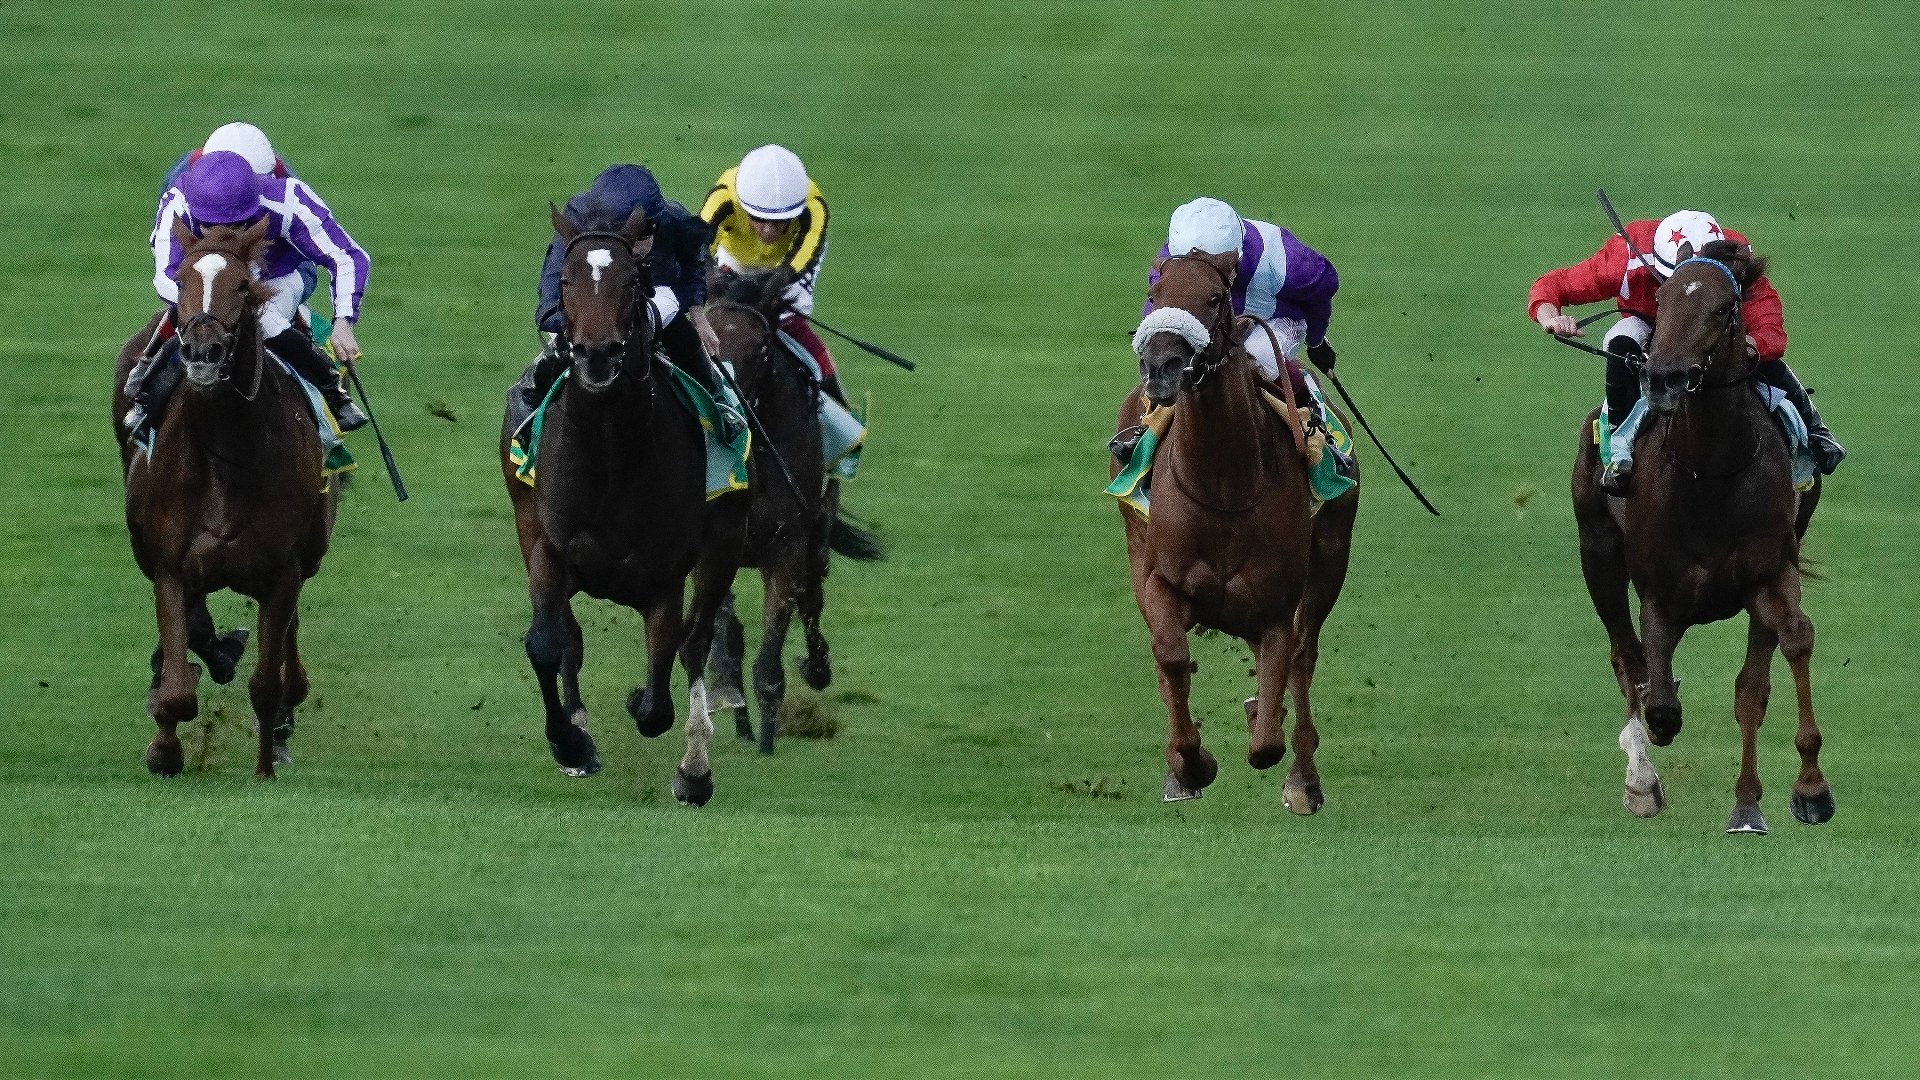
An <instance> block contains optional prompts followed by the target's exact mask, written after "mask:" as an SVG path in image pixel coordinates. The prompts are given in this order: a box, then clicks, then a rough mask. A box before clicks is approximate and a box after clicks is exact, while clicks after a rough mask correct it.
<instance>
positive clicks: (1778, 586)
mask: <svg viewBox="0 0 1920 1080" xmlns="http://www.w3.org/2000/svg"><path fill="white" fill-rule="evenodd" d="M1755 614H1756V615H1757V616H1758V617H1759V618H1761V619H1764V620H1765V621H1766V623H1767V625H1768V627H1769V628H1770V629H1772V630H1773V632H1774V633H1776V634H1778V635H1779V636H1780V653H1781V655H1783V656H1785V657H1786V658H1787V667H1788V668H1789V669H1790V670H1791V671H1792V672H1793V690H1794V698H1795V702H1796V704H1797V705H1798V706H1799V711H1800V723H1799V726H1797V727H1796V728H1794V732H1793V746H1794V749H1796V750H1798V751H1800V775H1799V776H1797V777H1795V778H1794V781H1793V799H1792V801H1791V804H1790V805H1791V807H1792V810H1793V816H1794V817H1795V818H1796V819H1797V820H1799V821H1800V822H1801V823H1802V824H1804V825H1824V824H1826V823H1827V822H1829V821H1831V820H1833V789H1832V788H1831V787H1829V786H1828V785H1827V778H1826V775H1825V774H1824V773H1822V772H1821V771H1820V743H1821V738H1820V725H1819V724H1818V723H1816V722H1815V721H1814V718H1813V676H1812V673H1811V672H1810V671H1809V670H1808V664H1809V663H1810V662H1811V661H1812V660H1813V620H1812V619H1809V618H1807V613H1806V612H1805V611H1802V610H1801V608H1800V572H1799V571H1798V570H1793V569H1789V570H1788V571H1787V572H1786V573H1784V574H1782V575H1781V576H1780V580H1779V581H1777V582H1775V583H1774V584H1773V585H1772V586H1770V587H1769V588H1768V589H1766V590H1765V591H1763V592H1762V593H1761V594H1760V597H1759V598H1758V600H1757V601H1756V603H1755Z"/></svg>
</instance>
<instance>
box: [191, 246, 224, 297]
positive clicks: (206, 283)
mask: <svg viewBox="0 0 1920 1080" xmlns="http://www.w3.org/2000/svg"><path fill="white" fill-rule="evenodd" d="M226 268H227V257H226V256H225V255H217V254H215V253H213V252H211V251H210V252H208V253H206V254H205V255H202V256H200V257H199V258H197V259H195V260H193V272H194V273H196V274H199V275H200V288H201V289H202V290H203V291H202V294H201V297H200V310H202V311H209V310H211V309H212V308H213V281H214V279H215V278H217V277H219V276H220V271H222V270H225V269H226Z"/></svg>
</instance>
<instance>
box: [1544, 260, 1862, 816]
mask: <svg viewBox="0 0 1920 1080" xmlns="http://www.w3.org/2000/svg"><path fill="white" fill-rule="evenodd" d="M1700 254H1701V257H1700V258H1698V259H1692V256H1693V252H1692V250H1691V246H1690V245H1688V246H1683V247H1682V249H1681V256H1682V258H1683V260H1685V259H1692V261H1691V262H1684V263H1683V265H1680V266H1679V267H1678V269H1676V270H1675V271H1674V273H1673V276H1672V277H1670V278H1669V279H1668V280H1667V282H1666V284H1664V285H1662V286H1661V287H1660V292H1659V296H1658V301H1659V304H1660V319H1659V322H1658V323H1657V325H1656V326H1655V329H1654V335H1653V341H1652V344H1651V346H1650V348H1649V349H1648V359H1647V361H1646V366H1645V368H1644V369H1643V370H1642V372H1641V375H1640V387H1641V392H1642V394H1643V395H1644V396H1645V398H1646V402H1647V407H1648V415H1647V419H1646V421H1645V427H1644V430H1643V433H1642V435H1641V437H1640V439H1639V442H1638V444H1637V446H1636V449H1635V453H1634V460H1635V468H1634V471H1633V487H1632V490H1631V493H1630V494H1629V495H1628V496H1627V497H1626V498H1624V499H1616V498H1610V497H1609V496H1608V495H1607V494H1606V493H1605V492H1604V491H1602V490H1601V488H1600V483H1599V455H1598V450H1597V449H1596V448H1595V446H1594V444H1593V437H1592V425H1593V420H1594V416H1595V415H1597V412H1596V414H1589V416H1588V418H1587V423H1586V424H1585V425H1583V426H1582V427H1581V439H1580V451H1579V454H1578V456H1577V457H1576V459H1575V461H1574V466H1573V508H1574V516H1575V519H1576V520H1577V522H1578V524H1579V528H1580V566H1581V570H1582V571H1583V572H1584V573H1585V575H1586V580H1587V591H1588V593H1589V594H1591V596H1592V597H1593V606H1594V609H1595V610H1596V611H1597V612H1598V613H1599V615H1600V621H1601V622H1603V623H1605V624H1606V628H1607V636H1608V637H1609V638H1610V639H1612V642H1613V670H1614V674H1615V676H1616V677H1617V678H1618V679H1619V681H1620V689H1621V692H1622V693H1623V694H1625V695H1626V701H1627V709H1626V716H1627V719H1626V725H1625V727H1624V728H1623V729H1622V730H1621V732H1620V748H1621V749H1622V750H1624V751H1626V755H1627V776H1626V794H1625V802H1626V807H1627V809H1628V810H1629V811H1631V812H1632V813H1633V814H1635V815H1636V816H1639V817H1652V816H1653V815H1655V814H1658V813H1659V812H1660V811H1661V809H1662V808H1664V807H1665V806H1666V793H1665V791H1664V789H1663V788H1662V786H1661V784H1660V777H1659V775H1658V774H1656V773H1655V772H1654V769H1653V763H1652V761H1651V760H1650V759H1649V757H1648V753H1647V744H1648V742H1649V741H1651V742H1652V743H1653V744H1654V745H1656V746H1665V745H1667V744H1668V743H1671V742H1672V741H1673V739H1674V736H1675V735H1677V734H1679V732H1680V695H1679V689H1680V687H1679V682H1678V681H1677V680H1675V679H1674V677H1673V653H1674V650H1675V648H1676V647H1677V646H1678V645H1679V644H1680V637H1681V635H1682V634H1684V633H1686V631H1687V628H1688V627H1692V626H1699V625H1703V624H1705V623H1710V622H1718V621H1719V620H1721V619H1728V618H1732V617H1733V616H1734V615H1737V614H1739V613H1740V612H1741V611H1743V610H1744V611H1745V612H1747V616H1748V623H1747V660H1746V664H1745V665H1744V666H1742V667H1741V669H1740V676H1739V678H1738V680H1737V681H1736V683H1735V690H1734V717H1735V719H1736V720H1737V721H1738V722H1739V724H1740V777H1739V779H1738V780H1737V781H1736V782H1735V783H1734V789H1733V791H1734V807H1733V814H1732V816H1731V817H1730V819H1729V820H1728V823H1727V831H1728V832H1730V833H1764V832H1766V831H1767V823H1766V818H1765V817H1764V816H1763V815H1762V814H1761V813H1760V773H1759V768H1758V763H1757V760H1756V753H1755V747H1754V741H1755V737H1756V736H1757V735H1758V733H1759V731H1760V723H1761V721H1762V720H1763V719H1765V716H1766V709H1767V697H1768V694H1769V693H1770V691H1771V675H1770V672H1769V669H1770V668H1771V667H1772V662H1773V652H1774V650H1775V649H1776V648H1778V649H1779V650H1780V651H1781V652H1782V653H1784V654H1786V657H1787V666H1788V667H1790V668H1791V669H1792V670H1793V681H1794V688H1795V690H1796V692H1797V697H1798V701H1799V708H1800V726H1799V730H1798V731H1797V732H1796V733H1795V735H1794V739H1793V742H1794V745H1795V746H1796V747H1798V748H1799V751H1800V775H1799V777H1798V779H1796V780H1795V782H1794V785H1793V799H1792V803H1791V806H1792V810H1793V816H1794V817H1796V818H1798V819H1799V820H1801V821H1803V822H1805V823H1807V824H1809V825H1818V824H1820V823H1822V822H1824V821H1827V820H1828V819H1830V818H1831V817H1833V793H1832V791H1831V790H1830V789H1829V788H1828V786H1827V780H1826V777H1824V776H1823V775H1821V772H1820V760H1819V759H1820V729H1819V727H1818V726H1817V725H1816V724H1815V723H1814V719H1813V691H1812V688H1811V686H1810V684H1809V682H1808V672H1807V663H1808V660H1809V658H1810V657H1811V656H1812V654H1813V623H1812V622H1811V621H1809V620H1808V619H1807V616H1806V614H1805V613H1804V612H1803V611H1801V610H1800V577H1801V562H1800V540H1801V537H1802V536H1804V535H1805V533H1806V529H1807V523H1808V521H1809V520H1811V519H1812V517H1813V510H1814V507H1815V505H1816V504H1817V503H1818V502H1819V499H1820V488H1819V486H1818V484H1817V483H1816V485H1815V486H1814V488H1813V489H1812V490H1811V491H1809V492H1807V493H1806V494H1805V495H1796V494H1795V493H1794V490H1793V484H1792V473H1791V468H1790V466H1791V462H1790V459H1789V457H1788V449H1787V442H1786V438H1785V437H1784V436H1783V435H1782V434H1781V432H1780V428H1779V426H1778V424H1777V423H1776V422H1775V421H1774V419H1773V417H1772V416H1771V415H1769V414H1768V412H1767V410H1766V408H1765V407H1764V406H1763V405H1762V403H1761V401H1760V399H1759V397H1758V396H1757V395H1756V394H1755V393H1754V391H1753V383H1752V380H1753V374H1754V369H1755V366H1756V361H1755V360H1754V359H1753V358H1752V357H1750V356H1749V355H1748V353H1747V349H1746V346H1745V330H1744V329H1743V327H1742V324H1741V321H1740V297H1741V296H1742V295H1743V294H1744V292H1745V290H1746V289H1747V287H1748V286H1750V285H1752V284H1753V282H1755V281H1757V280H1758V279H1759V278H1760V277H1761V275H1763V274H1764V273H1765V272H1766V260H1764V259H1762V258H1760V257H1759V256H1757V255H1754V254H1753V253H1752V252H1751V251H1749V250H1747V249H1744V248H1740V247H1737V246H1735V245H1734V244H1732V243H1729V242H1727V241H1715V242H1713V243H1710V244H1708V245H1706V246H1705V247H1704V248H1703V249H1702V250H1701V253H1700ZM1629 584H1631V585H1632V586H1633V589H1634V591H1635V592H1636V593H1637V594H1638V596H1639V600H1640V627H1641V635H1640V636H1636V635H1635V634H1634V629H1633V619H1632V615H1631V612H1630V611H1629V610H1628V607H1627V587H1628V585H1629ZM1643 639H1644V644H1643Z"/></svg>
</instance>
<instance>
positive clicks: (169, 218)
mask: <svg viewBox="0 0 1920 1080" xmlns="http://www.w3.org/2000/svg"><path fill="white" fill-rule="evenodd" d="M186 206H187V201H186V199H185V198H184V197H182V196H181V194H180V191H179V189H178V188H169V189H168V190H167V193H166V194H165V195H163V196H162V197H161V199H160V207H159V209H158V210H156V211H155V212H154V218H153V233H152V234H151V235H150V236H148V237H147V244H148V246H149V247H150V248H152V250H153V291H154V292H156V293H159V294H160V299H162V300H164V301H166V302H167V304H168V305H169V306H172V305H177V304H179V302H180V286H179V284H178V283H177V282H175V281H174V280H173V275H174V274H175V273H176V272H178V270H179V269H180V257H181V255H182V254H184V253H183V252H182V251H181V250H180V242H179V241H178V240H175V239H174V237H173V223H174V222H175V221H178V220H180V217H181V215H182V214H183V213H184V212H185V210H186Z"/></svg>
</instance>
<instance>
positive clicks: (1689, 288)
mask: <svg viewBox="0 0 1920 1080" xmlns="http://www.w3.org/2000/svg"><path fill="white" fill-rule="evenodd" d="M1699 287H1700V283H1699V282H1697V281H1689V282H1687V295H1688V296H1692V295H1693V290H1695V289H1697V288H1699Z"/></svg>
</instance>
